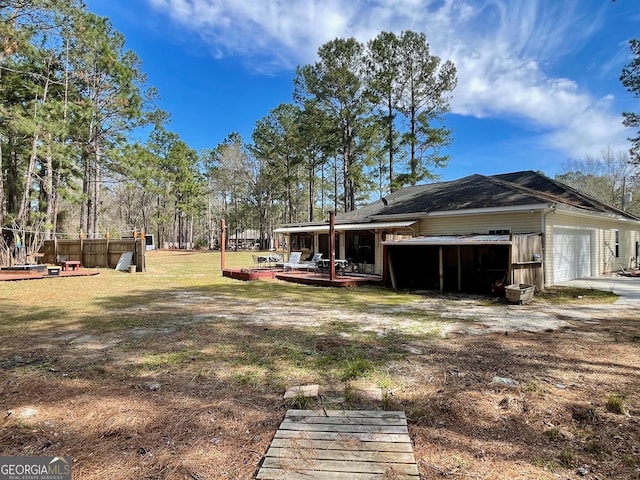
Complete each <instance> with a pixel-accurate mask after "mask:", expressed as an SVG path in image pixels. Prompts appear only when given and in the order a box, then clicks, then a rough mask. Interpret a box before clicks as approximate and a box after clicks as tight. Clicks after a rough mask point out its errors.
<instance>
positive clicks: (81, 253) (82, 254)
mask: <svg viewBox="0 0 640 480" xmlns="http://www.w3.org/2000/svg"><path fill="white" fill-rule="evenodd" d="M69 260H71V259H69ZM80 265H84V234H83V233H82V230H80Z"/></svg>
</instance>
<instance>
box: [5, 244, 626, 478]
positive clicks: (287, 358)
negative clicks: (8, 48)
mask: <svg viewBox="0 0 640 480" xmlns="http://www.w3.org/2000/svg"><path fill="white" fill-rule="evenodd" d="M147 265H148V271H147V272H146V273H136V274H128V273H123V272H117V271H115V270H100V274H99V275H97V276H93V277H76V278H51V279H44V280H34V281H24V282H3V283H0V309H1V311H2V314H1V315H0V367H1V368H0V408H1V409H2V411H3V412H11V413H10V415H8V417H7V418H5V421H4V423H3V424H2V428H0V445H2V448H0V453H1V454H3V455H19V454H26V453H35V454H40V455H48V454H50V453H53V454H58V453H63V454H71V455H73V457H74V469H76V470H74V478H75V477H76V476H77V478H87V479H90V480H94V479H96V478H101V477H100V476H101V475H102V477H103V478H104V477H105V476H109V477H110V478H124V479H127V478H132V479H133V478H158V479H160V478H163V479H168V478H172V479H173V478H176V479H183V478H184V479H188V478H236V479H243V478H255V473H256V472H255V469H256V467H257V466H258V465H259V463H260V459H261V455H262V454H263V453H264V452H265V451H266V448H267V446H268V444H269V441H270V439H271V438H272V436H273V433H274V432H275V430H276V429H277V426H278V424H279V422H280V420H281V419H282V415H283V413H284V410H285V409H286V408H303V409H306V408H318V404H319V403H318V402H319V401H320V400H318V402H316V400H314V399H308V398H304V397H300V398H298V397H296V398H294V399H292V400H289V401H287V402H285V401H284V399H283V393H284V391H285V389H286V388H287V387H290V386H293V385H305V384H316V383H317V384H320V385H321V386H327V387H329V386H330V387H331V391H332V392H337V393H340V394H342V395H343V397H344V398H345V400H346V403H345V404H343V406H344V408H353V409H371V408H373V409H391V410H404V411H406V414H407V417H408V418H409V421H410V432H411V435H412V439H413V440H414V442H415V449H416V454H417V455H418V459H419V460H420V458H422V460H424V459H425V458H428V459H429V461H428V462H425V461H422V462H421V463H419V465H420V468H421V474H422V475H423V476H425V478H429V475H433V474H434V473H437V474H438V475H440V474H442V476H455V475H459V474H460V473H461V471H462V473H464V471H465V470H467V469H468V470H470V471H473V472H474V474H475V472H482V471H484V474H482V473H478V478H492V479H493V478H546V477H543V475H545V471H547V472H548V471H549V470H552V469H560V468H569V467H567V466H566V465H568V466H572V465H576V464H579V463H583V462H585V461H587V462H588V461H589V460H592V459H593V456H594V455H598V460H600V459H601V458H602V459H603V465H614V463H613V462H609V463H606V462H604V460H608V458H609V457H607V455H609V452H612V451H615V449H616V448H620V447H616V446H613V447H612V444H611V443H607V442H609V440H607V439H608V438H613V436H614V435H615V434H618V432H619V431H620V429H621V428H622V429H623V430H624V428H628V425H627V424H626V423H625V425H624V427H620V426H619V425H621V424H623V423H624V422H626V421H627V420H628V418H625V417H616V416H614V415H602V416H601V422H599V424H598V425H599V428H604V427H606V425H605V424H604V422H606V421H607V419H608V418H609V419H610V418H614V417H615V426H614V427H615V428H613V427H612V430H610V431H605V430H603V431H602V432H600V431H599V432H598V439H599V443H598V444H595V443H594V444H593V445H591V444H589V443H585V441H582V440H581V441H580V442H579V443H577V441H576V443H572V442H573V441H574V439H573V437H572V436H571V435H561V434H560V432H572V431H573V430H572V428H571V425H568V424H566V421H567V419H568V418H570V415H569V416H568V415H567V411H569V410H568V407H567V405H572V404H573V403H572V402H573V401H574V398H573V396H574V395H575V396H578V397H579V396H580V395H582V394H583V393H584V395H583V396H582V397H580V398H578V399H575V401H576V402H577V401H578V400H580V401H581V403H585V404H587V403H588V402H590V401H591V400H592V398H591V396H592V392H593V391H594V390H595V389H596V388H597V389H604V388H606V389H607V390H603V391H605V392H615V391H618V390H621V391H624V392H629V394H628V396H627V397H626V398H622V400H623V405H625V406H627V411H631V412H635V411H636V410H637V407H636V405H637V398H636V397H637V395H636V394H635V393H634V392H636V391H637V388H635V387H634V384H633V382H634V381H635V380H634V378H635V377H634V376H633V375H632V374H629V372H630V371H632V369H631V368H630V367H628V365H629V364H630V362H629V361H628V360H626V359H627V358H631V356H630V355H629V352H632V353H636V351H637V346H638V343H637V341H636V342H633V341H631V342H627V341H626V338H627V337H629V338H635V337H632V336H631V334H632V333H633V334H634V335H637V333H638V331H637V328H636V327H635V326H634V325H633V324H632V322H631V321H630V320H624V319H622V320H620V319H618V320H615V321H618V322H626V323H619V324H618V325H619V326H620V328H621V327H622V326H624V328H626V329H628V331H629V332H630V333H629V335H625V336H623V337H621V340H622V341H620V342H618V343H615V344H613V343H612V344H605V345H603V346H602V349H600V350H598V348H599V347H600V345H598V344H591V343H587V342H589V341H590V340H588V339H587V340H585V338H587V337H585V338H581V337H577V335H578V333H575V332H562V331H557V332H540V333H532V332H517V333H513V334H511V333H510V334H509V335H508V336H505V335H504V334H503V333H502V332H501V333H500V334H499V335H491V334H488V335H487V334H478V335H474V336H463V335H457V334H456V335H454V334H452V335H451V336H450V337H449V338H446V339H443V338H441V337H440V328H441V326H443V325H446V324H448V323H450V322H456V323H461V322H462V323H471V322H472V320H468V319H467V320H465V319H460V318H455V319H449V318H444V319H443V318H442V315H441V314H442V312H443V311H444V310H445V309H446V308H450V307H452V306H453V307H457V306H458V304H460V303H462V304H463V305H469V302H468V301H464V302H460V301H459V300H458V297H457V296H450V297H447V296H445V297H444V298H440V297H441V296H440V295H439V294H436V295H430V294H428V293H424V292H421V293H411V292H406V291H405V292H394V291H392V290H391V289H386V288H380V287H358V288H349V289H334V288H323V287H314V286H305V285H296V284H292V283H284V282H279V281H255V282H240V281H236V280H231V279H228V278H224V277H222V276H221V274H220V269H219V266H220V254H219V253H216V252H172V251H159V252H149V253H148V257H147ZM250 265H252V260H251V253H248V252H237V253H236V252H229V253H228V254H227V266H228V267H231V268H241V267H246V266H250ZM590 294H591V291H583V292H582V293H579V292H578V291H575V290H572V291H570V292H567V291H563V292H560V293H558V292H556V293H554V294H553V295H555V298H557V299H561V298H565V299H566V300H567V301H573V302H576V303H580V302H583V300H584V298H583V299H577V296H580V295H583V296H584V295H590ZM605 294H606V292H605ZM553 295H552V296H553ZM574 297H576V298H574ZM603 298H604V300H603V302H607V301H609V300H608V299H611V298H614V297H612V296H611V295H610V294H607V295H605V296H604V297H603ZM543 300H544V298H543ZM558 301H561V300H558ZM472 303H474V304H477V305H480V306H482V305H484V302H483V301H482V300H481V299H480V300H478V301H477V302H472ZM489 304H490V305H495V307H496V308H497V309H498V313H499V309H500V308H505V309H506V308H507V307H506V305H500V303H499V302H498V303H496V302H493V301H491V302H490V303H488V304H487V305H486V306H489ZM469 314H470V315H472V314H473V312H470V313H469ZM634 318H635V317H634ZM611 322H613V320H612V321H611ZM625 325H626V326H625ZM585 328H586V327H585ZM606 328H614V327H613V325H612V324H611V323H610V322H608V323H607V325H606ZM615 328H616V329H617V328H619V327H615ZM589 338H590V337H589ZM602 338H605V339H606V338H609V337H608V336H604V337H602ZM565 340H566V342H565ZM562 342H565V343H562ZM583 345H586V346H583ZM605 347H606V348H605ZM634 349H635V350H634ZM412 352H413V353H412ZM625 353H626V355H627V357H625ZM632 358H633V359H636V358H637V356H635V357H632ZM633 371H634V370H633ZM576 372H581V378H580V381H579V382H578V381H576V380H574V378H575V377H574V376H575V375H576ZM620 372H622V373H620ZM496 374H504V375H508V376H513V378H518V379H523V380H522V381H523V385H525V387H523V388H522V392H521V393H522V398H523V400H522V404H523V405H524V404H525V403H526V405H527V412H525V413H522V412H520V410H519V409H517V408H512V409H506V410H500V411H499V416H497V414H496V405H498V404H499V402H500V400H501V399H502V398H504V392H501V391H497V390H496V389H495V388H494V387H491V386H489V385H488V383H487V382H488V380H490V379H491V378H492V377H493V376H494V375H496ZM598 375H599V376H598ZM564 376H566V377H567V378H564ZM594 376H595V377H594ZM363 378H364V379H366V382H370V383H372V384H374V385H377V386H380V387H382V388H383V389H384V393H383V399H382V401H371V400H366V399H364V398H362V397H361V396H359V395H358V391H356V390H355V389H354V388H352V387H351V386H350V385H349V382H350V380H352V379H363ZM594 378H595V380H594ZM527 382H528V383H527ZM590 382H591V383H590ZM557 383H565V384H571V385H575V387H574V386H572V388H571V389H567V390H557V389H556V388H554V387H553V385H554V384H557ZM583 384H585V385H586V387H585V390H584V392H583V391H582V390H580V389H581V388H582V385H583ZM594 385H597V387H596V386H594ZM152 386H153V387H152ZM585 392H586V393H585ZM565 397H566V398H565ZM525 401H526V402H525ZM602 403H603V402H601V404H600V405H599V407H598V408H599V409H604V408H605V407H604V406H603V405H602ZM332 408H333V407H332ZM338 408H341V407H338ZM594 408H595V407H594ZM606 408H609V407H608V406H607V407H606ZM27 409H29V410H32V411H33V412H35V413H34V414H33V415H32V416H27V415H26V414H23V413H21V412H23V411H25V410H27ZM525 417H526V418H525ZM525 420H526V421H525ZM547 420H549V421H552V422H553V425H556V426H557V427H552V428H551V429H547V428H546V427H545V425H546V423H545V422H546V421H547ZM569 421H571V420H569ZM563 422H565V423H563ZM584 428H587V427H586V426H585V427H584ZM545 431H548V433H545ZM613 431H615V432H616V433H615V434H612V433H611V432H613ZM633 433H634V432H632V431H629V432H627V433H625V434H624V435H625V437H624V438H627V437H628V438H635V437H634V435H632V434H633ZM540 438H545V439H547V441H545V442H539V439H540ZM583 438H587V437H583ZM525 439H533V440H532V442H533V443H531V444H527V443H526V440H525ZM551 441H552V442H554V444H555V445H557V446H558V449H557V450H556V451H553V452H552V451H549V450H544V449H545V448H549V444H550V442H551ZM538 444H542V447H541V448H538ZM48 445H50V446H48ZM625 448H626V447H625ZM505 449H506V451H505ZM560 449H562V450H560ZM565 449H567V452H569V453H566V452H565V453H562V452H564V451H565ZM480 451H481V452H482V454H481V455H480V453H479V452H480ZM139 452H146V453H144V454H140V453H139ZM484 452H486V453H484ZM495 452H498V453H495ZM523 452H526V453H523ZM528 452H531V453H528ZM616 454H617V455H618V457H617V458H618V459H619V458H624V457H623V455H627V456H628V458H630V459H634V458H635V457H634V456H633V455H634V450H633V449H632V448H631V446H629V448H628V449H627V450H625V451H620V452H616ZM420 456H421V457H420ZM529 456H530V457H531V458H537V459H538V460H534V461H532V462H531V461H529V462H525V463H528V464H529V467H527V468H533V469H535V468H536V467H535V465H536V464H539V466H540V468H539V469H538V470H537V471H536V474H531V475H527V473H526V472H525V473H523V472H522V471H519V470H518V469H520V468H523V467H522V464H523V463H522V460H523V459H526V460H528V459H529ZM585 458H586V460H585ZM477 459H482V461H480V460H477ZM545 459H546V460H545ZM476 460H477V461H476ZM531 463H533V465H532V464H531ZM619 464H620V462H618V463H616V464H615V465H618V466H614V467H611V468H623V467H624V466H625V465H627V464H628V467H625V468H628V470H629V469H633V468H636V466H637V464H636V463H633V462H632V461H631V460H630V461H628V462H622V467H620V466H619ZM510 469H511V470H510ZM438 472H439V473H438ZM494 472H502V473H503V475H502V476H500V475H498V476H494V475H493V474H494ZM510 473H514V475H510ZM606 473H607V472H603V475H602V476H603V478H604V477H606V476H607V475H606ZM614 473H619V472H615V471H614ZM624 473H626V471H625V472H623V474H624ZM623 474H619V475H617V477H618V478H624V475H623ZM483 475H484V476H483ZM536 475H537V476H536ZM609 477H610V478H615V477H616V475H614V474H612V475H609Z"/></svg>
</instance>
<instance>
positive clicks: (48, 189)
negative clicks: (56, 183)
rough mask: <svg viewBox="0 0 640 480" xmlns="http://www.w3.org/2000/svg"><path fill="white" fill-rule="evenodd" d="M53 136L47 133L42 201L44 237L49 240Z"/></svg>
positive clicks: (51, 210)
mask: <svg viewBox="0 0 640 480" xmlns="http://www.w3.org/2000/svg"><path fill="white" fill-rule="evenodd" d="M52 143H53V136H52V135H51V134H49V135H47V172H46V175H45V178H44V193H45V199H44V201H45V202H46V204H47V210H46V213H45V226H44V238H45V239H47V240H51V226H52V225H53V219H52V215H53V153H52V151H51V148H52V145H51V144H52Z"/></svg>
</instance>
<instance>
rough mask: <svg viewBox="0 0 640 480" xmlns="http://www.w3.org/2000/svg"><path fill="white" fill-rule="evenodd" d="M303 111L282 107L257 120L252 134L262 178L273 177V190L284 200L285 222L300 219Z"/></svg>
mask: <svg viewBox="0 0 640 480" xmlns="http://www.w3.org/2000/svg"><path fill="white" fill-rule="evenodd" d="M299 123H300V109H299V108H298V107H297V106H295V105H292V104H288V103H287V104H284V103H283V104H280V105H278V106H277V107H276V108H274V109H273V110H271V111H270V112H269V115H267V116H266V117H264V118H262V119H260V120H258V121H257V122H256V126H255V128H254V130H253V133H252V139H253V153H254V155H255V156H256V157H257V158H258V159H261V160H264V161H265V162H266V164H265V165H264V167H265V168H264V169H262V171H263V175H266V174H267V172H268V174H269V177H270V182H269V183H270V185H271V191H272V192H273V194H274V195H275V196H279V197H280V198H282V199H283V200H284V201H285V205H286V209H285V218H284V220H285V221H286V222H292V221H294V220H298V218H297V217H298V214H297V212H298V208H297V205H298V201H297V200H298V199H297V197H298V194H299V192H300V188H299V175H298V168H297V167H298V166H299V164H300V162H301V160H302V157H301V155H300V150H301V147H302V144H303V142H302V141H301V138H300V130H299Z"/></svg>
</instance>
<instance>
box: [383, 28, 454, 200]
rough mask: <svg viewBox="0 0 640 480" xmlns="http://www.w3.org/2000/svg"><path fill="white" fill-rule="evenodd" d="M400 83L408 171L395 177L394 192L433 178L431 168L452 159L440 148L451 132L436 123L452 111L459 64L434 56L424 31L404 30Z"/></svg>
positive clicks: (440, 165) (449, 138)
mask: <svg viewBox="0 0 640 480" xmlns="http://www.w3.org/2000/svg"><path fill="white" fill-rule="evenodd" d="M400 51H401V53H400V55H401V66H400V75H401V81H400V82H399V83H400V84H401V85H404V86H405V87H404V92H403V99H402V102H401V104H400V107H399V108H400V112H401V113H402V114H403V115H404V117H405V119H406V121H407V122H408V126H409V131H408V132H407V133H405V134H404V135H403V143H404V144H405V146H407V147H408V149H409V155H408V156H409V169H408V173H406V174H403V175H401V176H398V178H397V179H395V182H394V180H393V179H392V181H391V184H392V185H391V188H392V191H393V190H394V189H395V188H399V187H402V186H404V185H407V184H408V185H415V184H416V183H417V182H419V181H420V180H424V179H427V178H433V175H432V173H431V170H430V167H431V166H436V167H442V166H445V165H446V164H447V162H448V160H449V157H448V156H446V155H440V151H439V150H440V148H441V147H443V146H446V145H448V144H449V143H450V141H451V131H450V130H448V129H447V128H445V127H444V126H434V124H435V123H437V122H438V121H439V120H441V119H442V116H443V115H444V114H445V113H447V112H448V111H449V98H448V95H449V92H451V91H453V89H454V88H455V86H456V84H457V79H456V67H455V65H454V64H453V62H451V61H449V60H447V61H446V62H444V63H443V64H441V60H440V58H439V57H437V56H435V55H431V53H430V49H429V44H428V43H427V38H426V35H425V34H424V33H416V32H413V31H410V30H409V31H405V32H402V34H401V35H400Z"/></svg>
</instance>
